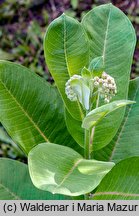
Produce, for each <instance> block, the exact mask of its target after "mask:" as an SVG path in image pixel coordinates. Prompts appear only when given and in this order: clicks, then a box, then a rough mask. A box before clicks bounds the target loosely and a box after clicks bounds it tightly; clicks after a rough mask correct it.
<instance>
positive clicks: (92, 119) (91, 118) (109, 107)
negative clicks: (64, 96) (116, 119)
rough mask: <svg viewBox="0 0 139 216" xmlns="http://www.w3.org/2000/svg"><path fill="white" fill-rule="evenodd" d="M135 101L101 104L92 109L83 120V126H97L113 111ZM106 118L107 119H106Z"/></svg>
mask: <svg viewBox="0 0 139 216" xmlns="http://www.w3.org/2000/svg"><path fill="white" fill-rule="evenodd" d="M133 103H135V101H130V100H118V101H113V102H111V103H108V104H105V105H103V106H100V107H98V108H96V109H94V110H92V111H90V112H89V113H88V114H87V115H86V117H85V118H84V120H83V124H82V127H83V128H86V129H90V128H91V127H94V126H96V125H97V124H98V123H99V122H100V121H102V119H103V118H104V117H106V116H107V115H108V114H110V113H111V112H113V111H115V110H116V109H119V108H121V107H123V106H126V105H128V104H133ZM105 120H106V119H105Z"/></svg>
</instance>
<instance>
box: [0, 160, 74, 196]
mask: <svg viewBox="0 0 139 216" xmlns="http://www.w3.org/2000/svg"><path fill="white" fill-rule="evenodd" d="M63 199H70V198H69V197H66V196H62V195H53V194H51V193H49V192H45V191H41V190H38V189H37V188H36V187H34V186H33V184H32V182H31V179H30V176H29V172H28V167H27V165H25V164H23V163H21V162H19V161H14V160H11V159H6V158H1V159H0V200H63Z"/></svg>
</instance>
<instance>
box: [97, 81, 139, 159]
mask: <svg viewBox="0 0 139 216" xmlns="http://www.w3.org/2000/svg"><path fill="white" fill-rule="evenodd" d="M128 98H129V100H135V101H136V104H134V105H131V106H130V107H127V109H126V113H125V116H124V119H123V122H122V124H121V126H120V128H119V130H118V132H117V134H116V136H115V137H114V138H113V140H112V141H111V142H110V144H109V145H107V146H106V147H104V148H103V149H101V150H99V151H96V152H95V153H94V157H95V158H96V159H98V160H105V161H114V162H118V161H120V160H123V159H125V158H127V157H133V156H139V78H137V79H134V80H131V81H130V86H129V95H128Z"/></svg>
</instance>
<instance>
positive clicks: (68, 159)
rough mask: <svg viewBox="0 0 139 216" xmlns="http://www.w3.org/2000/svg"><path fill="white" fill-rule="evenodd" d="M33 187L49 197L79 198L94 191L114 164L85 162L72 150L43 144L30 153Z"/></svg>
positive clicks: (29, 162) (29, 161)
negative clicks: (50, 193)
mask: <svg viewBox="0 0 139 216" xmlns="http://www.w3.org/2000/svg"><path fill="white" fill-rule="evenodd" d="M28 164H29V172H30V176H31V179H32V181H33V183H34V185H35V186H36V187H37V188H39V189H42V190H46V191H50V192H52V193H54V194H55V193H59V194H65V195H70V196H78V195H81V194H85V193H88V192H90V191H92V190H93V189H95V188H96V187H97V186H98V184H99V183H100V181H101V180H102V178H103V177H104V176H105V175H106V174H107V173H108V172H109V171H110V170H111V168H112V167H113V166H114V163H111V162H101V161H96V160H85V159H84V158H83V157H82V156H81V155H80V154H78V153H77V152H76V151H74V150H73V149H71V148H68V147H65V146H60V145H56V144H52V143H47V144H46V143H43V144H40V145H38V146H36V147H35V148H33V149H32V150H31V151H30V152H29V160H28Z"/></svg>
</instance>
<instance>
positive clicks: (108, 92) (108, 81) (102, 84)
mask: <svg viewBox="0 0 139 216" xmlns="http://www.w3.org/2000/svg"><path fill="white" fill-rule="evenodd" d="M92 81H93V85H94V87H95V88H97V89H98V92H99V93H100V96H101V97H102V98H104V101H105V102H106V103H109V102H110V100H111V98H112V97H113V96H115V94H116V93H117V87H116V83H115V80H114V78H113V77H111V76H110V75H108V74H107V73H106V72H103V73H102V76H101V77H100V78H99V77H97V76H96V77H94V78H93V79H92Z"/></svg>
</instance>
